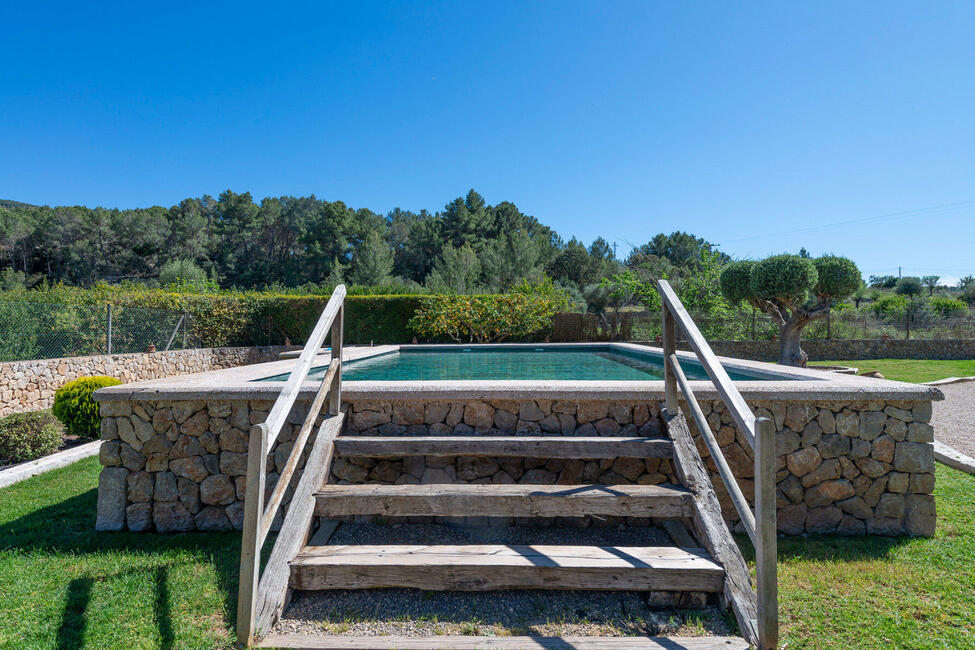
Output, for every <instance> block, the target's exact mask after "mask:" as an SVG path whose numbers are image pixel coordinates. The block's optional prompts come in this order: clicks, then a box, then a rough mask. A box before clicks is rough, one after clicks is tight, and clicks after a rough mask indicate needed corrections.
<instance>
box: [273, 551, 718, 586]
mask: <svg viewBox="0 0 975 650" xmlns="http://www.w3.org/2000/svg"><path fill="white" fill-rule="evenodd" d="M290 584H291V587H292V588H294V589H309V590H315V589H374V588H384V587H405V588H414V589H427V590H431V591H491V590H495V589H585V590H600V591H602V590H644V591H696V592H719V591H721V589H722V588H723V586H724V570H723V569H722V568H721V567H720V566H719V565H718V564H716V563H715V562H713V561H712V560H711V559H710V557H708V555H707V553H706V552H705V551H703V550H702V549H683V548H675V547H669V546H664V547H616V546H508V545H500V544H487V545H477V544H472V545H467V546H421V545H390V546H378V545H377V546H374V545H361V546H338V545H336V546H306V547H305V548H304V549H303V550H302V551H301V552H300V553H299V554H298V556H297V557H296V558H295V559H294V560H293V561H292V562H291V582H290Z"/></svg>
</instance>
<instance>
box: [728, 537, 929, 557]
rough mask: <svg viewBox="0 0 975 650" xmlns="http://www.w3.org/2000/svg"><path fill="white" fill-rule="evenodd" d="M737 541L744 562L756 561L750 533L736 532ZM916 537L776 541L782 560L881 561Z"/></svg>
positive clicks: (823, 538)
mask: <svg viewBox="0 0 975 650" xmlns="http://www.w3.org/2000/svg"><path fill="white" fill-rule="evenodd" d="M735 540H736V541H737V542H738V547H739V548H740V549H741V553H742V555H744V556H745V561H746V562H749V563H753V562H754V561H755V548H754V547H753V546H752V543H751V540H750V539H749V538H748V536H747V535H743V534H736V535H735ZM916 540H917V538H916V537H910V536H908V535H903V536H901V537H880V536H878V535H862V536H859V537H846V536H843V535H810V536H808V537H779V538H778V540H777V543H778V559H779V562H784V561H787V560H803V561H830V562H859V561H862V560H879V559H883V558H884V557H887V556H888V555H889V554H890V552H891V551H893V550H894V549H896V548H899V547H901V546H904V545H905V544H909V543H911V542H914V541H916Z"/></svg>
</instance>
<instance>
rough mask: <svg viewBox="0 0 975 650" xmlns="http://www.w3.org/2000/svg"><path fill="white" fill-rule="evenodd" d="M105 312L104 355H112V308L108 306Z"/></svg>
mask: <svg viewBox="0 0 975 650" xmlns="http://www.w3.org/2000/svg"><path fill="white" fill-rule="evenodd" d="M106 312H107V330H106V332H105V354H111V353H112V306H111V305H108V307H107V308H106Z"/></svg>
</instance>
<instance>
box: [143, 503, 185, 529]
mask: <svg viewBox="0 0 975 650" xmlns="http://www.w3.org/2000/svg"><path fill="white" fill-rule="evenodd" d="M152 523H153V524H155V526H156V530H157V531H159V532H160V533H182V532H186V531H190V530H193V528H194V526H195V523H194V521H193V515H192V514H190V511H189V510H187V509H186V506H184V505H183V504H182V503H180V502H179V501H157V502H156V503H155V504H154V505H153V508H152Z"/></svg>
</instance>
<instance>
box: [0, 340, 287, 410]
mask: <svg viewBox="0 0 975 650" xmlns="http://www.w3.org/2000/svg"><path fill="white" fill-rule="evenodd" d="M289 349H293V348H289V347H285V346H270V347H250V348H199V349H193V350H172V351H169V352H151V353H145V352H140V353H135V354H104V355H97V356H91V357H62V358H59V359H37V360H33V361H10V362H6V363H0V416H3V415H7V414H8V413H19V412H22V411H36V410H39V409H43V408H47V407H49V406H51V404H53V403H54V392H55V391H56V390H57V389H58V388H60V387H61V386H63V385H64V384H65V383H66V382H68V381H71V380H72V379H77V378H79V377H88V376H91V375H108V376H111V377H116V378H117V379H120V380H122V382H123V383H128V382H131V381H142V380H144V379H158V378H161V377H170V376H173V375H185V374H189V373H194V372H205V371H208V370H220V369H221V368H233V367H236V366H244V365H249V364H252V363H262V362H264V361H276V360H277V359H278V355H279V354H280V353H281V352H282V351H284V350H289Z"/></svg>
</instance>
